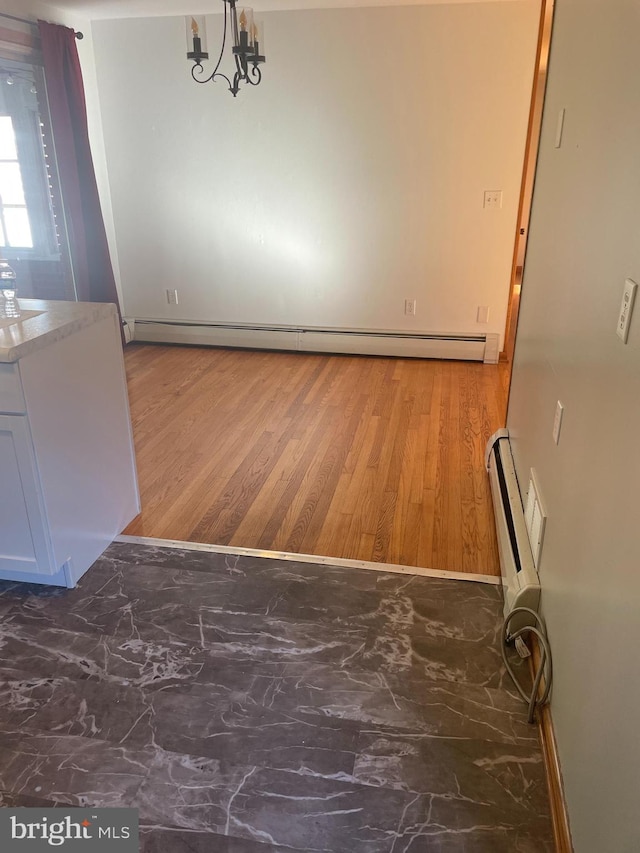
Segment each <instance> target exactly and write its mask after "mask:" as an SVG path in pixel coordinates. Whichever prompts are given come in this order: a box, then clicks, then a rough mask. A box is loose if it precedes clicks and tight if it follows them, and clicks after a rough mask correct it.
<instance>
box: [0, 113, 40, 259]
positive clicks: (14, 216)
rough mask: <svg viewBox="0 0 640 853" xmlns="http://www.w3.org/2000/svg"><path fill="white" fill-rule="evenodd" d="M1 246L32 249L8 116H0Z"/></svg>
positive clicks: (16, 150)
mask: <svg viewBox="0 0 640 853" xmlns="http://www.w3.org/2000/svg"><path fill="white" fill-rule="evenodd" d="M0 246H1V247H2V248H3V249H6V248H12V249H33V236H32V233H31V225H30V224H29V212H28V210H27V200H26V198H25V195H24V184H23V182H22V173H21V171H20V161H19V160H18V149H17V147H16V135H15V131H14V129H13V119H12V118H11V116H8V115H3V116H0Z"/></svg>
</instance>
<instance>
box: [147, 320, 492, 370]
mask: <svg viewBox="0 0 640 853" xmlns="http://www.w3.org/2000/svg"><path fill="white" fill-rule="evenodd" d="M133 325H134V329H135V332H134V340H136V341H147V342H150V343H169V344H170V343H176V344H197V345H200V346H218V347H241V348H248V349H276V350H293V351H296V352H323V353H343V354H351V355H387V356H402V357H405V358H449V359H461V360H466V361H483V362H485V364H496V363H497V362H498V356H499V352H498V347H499V335H497V334H493V333H489V334H486V333H483V334H479V335H475V334H469V335H440V334H428V333H424V332H422V333H420V332H415V333H414V332H386V331H377V330H375V329H373V330H366V329H312V328H308V329H303V328H294V327H288V326H260V325H256V326H248V325H243V324H227V323H204V324H202V323H193V322H189V321H170V320H147V319H138V318H136V319H135V321H134V322H133Z"/></svg>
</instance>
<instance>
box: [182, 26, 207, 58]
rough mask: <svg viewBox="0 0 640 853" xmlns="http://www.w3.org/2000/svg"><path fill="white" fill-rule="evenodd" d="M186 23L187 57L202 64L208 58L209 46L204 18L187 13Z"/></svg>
mask: <svg viewBox="0 0 640 853" xmlns="http://www.w3.org/2000/svg"><path fill="white" fill-rule="evenodd" d="M185 24H186V30H187V59H191V60H193V61H194V62H197V63H198V64H200V63H201V62H202V60H203V59H208V58H209V54H208V53H207V46H206V44H205V42H206V40H207V31H206V27H205V22H204V18H202V17H200V18H197V17H196V16H195V15H186V16H185Z"/></svg>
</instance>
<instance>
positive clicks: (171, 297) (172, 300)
mask: <svg viewBox="0 0 640 853" xmlns="http://www.w3.org/2000/svg"><path fill="white" fill-rule="evenodd" d="M167 302H168V303H169V305H177V304H178V291H177V290H169V289H167Z"/></svg>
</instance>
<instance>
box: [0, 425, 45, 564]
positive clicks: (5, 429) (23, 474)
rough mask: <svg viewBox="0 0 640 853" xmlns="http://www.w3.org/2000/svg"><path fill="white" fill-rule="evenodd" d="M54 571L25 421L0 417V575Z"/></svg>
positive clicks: (36, 473)
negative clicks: (5, 573)
mask: <svg viewBox="0 0 640 853" xmlns="http://www.w3.org/2000/svg"><path fill="white" fill-rule="evenodd" d="M54 571H55V566H54V561H53V554H52V550H51V543H50V541H49V533H48V527H47V522H46V516H45V512H44V506H43V503H42V495H41V493H40V486H39V482H38V472H37V468H36V463H35V458H34V455H33V448H32V446H31V436H30V434H29V426H28V423H27V419H26V417H25V416H24V415H0V573H4V572H11V573H15V572H20V573H22V572H27V573H29V574H45V575H48V574H52V573H53V572H54Z"/></svg>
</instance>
